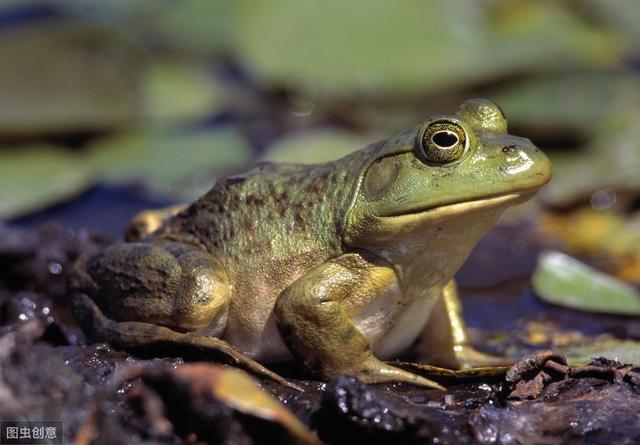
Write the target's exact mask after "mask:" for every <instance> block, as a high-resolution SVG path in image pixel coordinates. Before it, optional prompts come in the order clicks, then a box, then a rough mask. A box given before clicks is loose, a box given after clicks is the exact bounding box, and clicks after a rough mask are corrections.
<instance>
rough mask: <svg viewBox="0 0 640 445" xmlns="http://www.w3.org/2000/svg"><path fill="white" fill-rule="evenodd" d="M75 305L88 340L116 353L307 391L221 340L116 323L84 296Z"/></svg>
mask: <svg viewBox="0 0 640 445" xmlns="http://www.w3.org/2000/svg"><path fill="white" fill-rule="evenodd" d="M73 304H74V313H75V314H76V317H77V318H78V319H79V321H80V323H81V325H82V328H83V329H84V331H85V332H86V333H87V334H88V336H89V337H90V338H92V339H94V340H96V341H104V342H108V343H109V344H111V345H112V346H113V347H114V348H116V349H124V350H128V351H132V352H144V351H152V352H154V353H156V354H157V353H162V354H167V355H179V356H181V357H185V356H186V357H189V358H192V357H193V358H199V359H204V360H207V359H208V360H212V361H215V362H222V363H227V364H230V365H233V366H236V367H238V368H242V369H244V370H246V371H248V372H250V373H252V374H254V375H256V376H258V377H262V378H267V379H270V380H273V381H275V382H277V383H279V384H281V385H283V386H286V387H288V388H292V389H295V390H298V391H304V390H303V389H302V388H301V387H300V386H298V385H296V384H295V383H293V382H290V381H288V380H287V379H285V378H284V377H282V376H280V375H278V374H276V373H275V372H273V371H270V370H269V369H267V368H266V367H264V366H262V365H261V364H260V363H258V362H256V361H255V360H252V359H250V358H249V357H247V356H246V355H244V354H242V353H241V352H239V351H238V350H236V349H235V348H234V347H233V346H231V345H230V344H229V343H227V342H225V341H224V340H220V339H219V338H215V337H207V336H205V335H201V334H197V333H193V332H187V333H181V332H177V331H174V330H172V329H169V328H167V327H164V326H159V325H155V324H152V323H145V322H140V321H121V322H118V321H114V320H111V319H109V318H107V317H106V316H105V315H104V314H103V313H102V311H101V310H100V308H98V306H97V305H96V304H95V302H94V301H93V300H92V299H91V298H89V296H87V295H86V294H83V293H77V294H75V295H74V300H73Z"/></svg>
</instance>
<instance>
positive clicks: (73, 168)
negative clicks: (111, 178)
mask: <svg viewBox="0 0 640 445" xmlns="http://www.w3.org/2000/svg"><path fill="white" fill-rule="evenodd" d="M92 178H93V175H92V171H91V168H90V167H89V166H88V165H86V164H84V163H83V162H82V161H81V160H80V159H78V157H77V156H76V155H75V154H73V153H71V152H68V151H66V150H63V149H61V148H59V147H58V148H56V147H53V146H33V147H21V148H20V149H6V148H4V149H2V150H0V218H9V217H13V216H18V215H21V214H24V213H26V212H28V211H30V210H32V209H34V208H39V207H43V206H45V205H48V204H53V203H55V202H57V201H61V200H63V199H67V198H70V197H71V196H73V195H74V194H76V193H79V192H80V191H81V190H82V189H83V188H84V187H86V186H88V185H89V184H91V182H92Z"/></svg>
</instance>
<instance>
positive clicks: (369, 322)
mask: <svg viewBox="0 0 640 445" xmlns="http://www.w3.org/2000/svg"><path fill="white" fill-rule="evenodd" d="M439 295H440V290H439V289H427V290H423V291H420V292H418V291H410V292H409V294H408V295H407V294H403V293H402V292H401V290H400V289H399V288H398V287H397V285H394V286H393V287H391V288H390V289H387V290H386V291H385V292H383V293H381V294H379V295H377V296H375V297H374V298H373V299H372V300H371V301H369V303H368V304H367V305H366V306H365V307H363V308H362V310H361V311H360V312H359V313H358V314H357V315H355V316H352V317H351V319H352V321H353V322H354V323H355V325H356V326H357V327H358V329H359V330H360V332H362V334H363V335H364V336H365V338H366V339H367V340H368V341H369V344H371V347H372V348H373V352H374V355H375V356H376V357H378V358H380V359H383V360H387V359H391V358H395V357H397V356H398V355H399V354H401V353H402V352H404V351H406V350H407V349H408V348H409V346H411V344H412V343H413V342H414V341H415V340H416V338H417V337H418V335H420V332H422V330H423V329H424V326H425V324H426V323H427V320H428V319H429V316H430V315H431V311H432V309H433V306H434V304H435V302H436V300H437V298H438V296H439Z"/></svg>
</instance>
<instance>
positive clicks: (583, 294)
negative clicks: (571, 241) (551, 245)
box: [533, 251, 640, 315]
mask: <svg viewBox="0 0 640 445" xmlns="http://www.w3.org/2000/svg"><path fill="white" fill-rule="evenodd" d="M533 288H534V290H535V292H536V294H537V295H539V296H540V297H541V298H542V299H543V300H545V301H548V302H549V303H553V304H557V305H560V306H565V307H569V308H573V309H580V310H583V311H589V312H603V313H609V314H622V315H640V293H638V292H637V291H636V290H635V288H633V287H632V286H631V285H628V284H626V283H624V282H622V281H619V280H617V279H615V278H613V277H612V276H610V275H607V274H605V273H602V272H600V271H597V270H595V269H593V268H592V267H590V266H587V265H586V264H584V263H582V262H580V261H578V260H576V259H575V258H572V257H570V256H568V255H565V254H564V253H560V252H555V251H548V252H544V253H542V254H541V255H540V258H539V260H538V267H537V268H536V271H535V272H534V274H533Z"/></svg>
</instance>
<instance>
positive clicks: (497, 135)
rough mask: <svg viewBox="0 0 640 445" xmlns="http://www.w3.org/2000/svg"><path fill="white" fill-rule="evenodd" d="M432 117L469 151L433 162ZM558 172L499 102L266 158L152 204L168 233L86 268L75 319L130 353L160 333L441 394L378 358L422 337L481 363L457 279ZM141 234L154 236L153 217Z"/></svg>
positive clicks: (444, 353) (80, 270) (83, 264)
mask: <svg viewBox="0 0 640 445" xmlns="http://www.w3.org/2000/svg"><path fill="white" fill-rule="evenodd" d="M434 120H437V121H442V120H444V121H446V122H447V125H446V127H447V128H450V127H451V126H453V127H451V128H456V129H457V131H460V132H463V133H460V134H463V135H464V140H465V141H466V145H465V149H464V150H460V149H459V148H460V147H457V148H458V150H457V151H456V153H461V157H459V156H458V155H457V154H456V156H454V158H453V159H452V160H451V162H447V163H440V162H433V161H432V160H430V159H429V158H428V157H429V155H428V154H426V152H425V150H424V149H423V148H422V145H421V144H425V143H429V144H431V143H432V142H424V141H423V140H422V134H423V132H424V130H425V129H427V128H434V127H430V125H431V122H433V121H434ZM445 148H446V147H445ZM430 149H431V152H433V150H436V151H437V150H440V148H438V147H435V148H434V147H433V146H430ZM446 159H449V158H448V157H446ZM550 174H551V170H550V164H549V161H548V159H547V158H546V156H544V154H542V153H541V152H540V151H539V150H538V149H537V148H536V147H535V146H533V145H532V144H531V142H530V141H529V140H527V139H523V138H518V137H515V136H511V135H508V134H507V133H506V120H505V118H504V116H503V115H502V112H501V111H500V109H499V108H498V107H497V106H496V105H494V104H492V103H491V102H489V101H484V100H480V99H478V100H471V101H467V102H465V103H464V104H463V105H462V106H461V108H460V110H459V111H458V113H457V114H456V115H453V116H444V117H437V118H433V119H431V120H430V121H427V123H425V124H424V125H423V126H419V127H416V128H413V129H410V130H407V131H405V132H403V133H401V134H399V135H397V136H396V137H393V138H390V139H387V140H384V141H381V142H379V143H376V144H372V145H370V146H369V147H366V148H364V149H361V150H358V151H355V152H354V153H352V154H350V155H349V156H347V157H345V158H342V159H339V160H337V161H334V162H330V163H327V164H322V165H309V166H303V165H290V164H261V165H258V166H256V167H254V168H253V169H251V170H249V171H248V172H246V173H244V174H241V175H237V176H232V177H227V178H223V179H221V180H219V181H218V182H217V183H216V184H215V185H214V187H213V188H212V189H211V191H209V192H208V193H207V194H206V195H204V196H203V197H201V198H200V199H198V200H197V201H195V202H194V203H193V204H191V205H190V206H188V207H186V208H182V207H180V208H175V209H173V210H170V211H165V212H160V213H150V215H151V216H154V217H155V220H154V221H156V222H154V223H149V225H148V227H149V230H154V229H155V228H156V227H155V226H154V224H160V223H161V224H162V225H161V226H160V227H159V228H157V230H155V231H153V232H152V233H149V234H148V235H147V236H146V237H144V238H142V239H134V240H133V241H135V242H130V243H120V244H116V245H114V246H111V247H110V248H108V249H107V250H105V252H103V253H101V254H99V255H98V256H96V257H93V258H85V259H82V260H81V261H79V263H78V266H77V274H76V279H75V286H76V288H77V289H78V291H80V292H81V293H82V294H81V295H84V296H83V297H81V298H79V299H78V300H77V304H76V314H77V315H78V317H79V318H80V320H81V321H82V322H83V325H84V327H85V329H86V330H87V331H88V332H89V333H90V335H92V336H94V337H96V338H99V339H102V340H107V341H111V342H112V343H115V344H116V345H118V346H120V347H128V346H133V345H136V346H140V345H141V344H142V343H145V342H146V343H148V344H152V343H153V342H152V340H153V339H156V340H157V339H159V338H160V339H162V341H164V342H165V343H174V344H184V345H186V344H189V345H191V346H194V345H195V346H196V347H198V348H200V349H203V350H204V349H207V348H209V349H212V350H216V351H220V350H224V351H225V354H227V355H228V356H232V357H233V360H235V362H236V363H239V364H242V365H243V366H245V367H247V368H249V369H252V370H254V371H256V372H258V366H259V365H257V364H255V362H251V361H250V360H249V359H247V358H246V357H245V355H246V356H249V357H252V358H254V359H257V360H260V361H278V360H283V359H288V358H291V356H292V355H293V356H295V357H296V358H297V359H298V360H300V361H301V362H302V363H303V364H304V365H305V366H306V368H307V369H309V371H311V372H314V373H316V374H317V375H318V376H320V377H321V378H331V377H333V376H335V375H338V374H344V373H349V374H354V375H357V376H359V377H360V378H361V379H363V380H364V381H368V382H381V381H391V380H396V381H407V382H411V383H415V384H420V385H425V386H432V387H434V386H437V385H435V384H434V383H433V382H430V381H428V380H426V379H424V378H421V377H418V376H415V375H413V374H411V373H408V372H406V371H402V370H400V369H398V368H395V367H393V366H390V365H388V364H385V363H383V362H381V361H380V360H378V359H377V358H376V356H374V353H375V354H376V355H378V356H381V357H393V356H394V355H397V354H398V353H400V352H402V350H403V349H406V347H407V346H408V345H410V344H411V343H412V342H413V341H414V340H415V339H416V338H418V337H421V338H422V339H423V343H425V344H426V345H427V346H426V349H427V350H428V354H427V356H433V357H436V356H441V357H445V359H443V361H442V362H445V363H447V364H453V365H456V364H457V365H460V364H462V360H460V359H461V358H463V351H466V352H465V354H466V357H470V356H474V357H475V358H480V359H483V358H485V357H482V356H480V355H474V354H475V353H474V352H473V351H472V350H471V349H470V348H468V346H467V345H466V337H465V334H464V329H463V326H462V321H461V318H460V308H459V303H458V302H457V297H456V292H455V284H454V283H453V281H452V278H453V275H454V273H455V272H456V270H457V269H458V268H459V267H460V265H461V264H462V262H463V261H464V259H465V258H466V257H467V256H468V254H469V253H470V251H471V249H472V248H473V246H474V245H475V244H476V242H477V241H478V240H479V239H480V237H481V236H482V235H483V234H484V233H485V231H486V230H488V229H489V228H490V227H491V225H492V224H493V223H494V222H495V220H496V219H497V217H498V216H499V215H500V213H501V212H502V211H503V210H504V209H505V208H506V207H508V206H510V205H514V204H517V203H520V202H523V201H525V200H526V199H528V198H529V197H530V196H531V195H532V194H533V192H535V190H537V189H538V188H539V187H541V186H542V185H544V184H545V183H546V182H547V181H548V180H549V177H550ZM152 219H153V218H152ZM157 221H159V223H158V222H157ZM136 227H137V229H136V233H140V236H143V235H145V233H144V229H139V228H140V227H145V223H144V218H142V219H141V218H138V220H137V221H136ZM136 236H137V235H136ZM133 238H135V236H134V237H133ZM160 325H162V326H165V327H162V328H159V327H158V326H160ZM167 328H170V329H167ZM182 332H189V333H198V334H197V335H196V334H181V333H182ZM229 345H231V346H233V347H235V348H237V349H238V350H239V351H240V353H238V352H234V351H235V350H234V349H233V348H231V347H230V346H229ZM452 354H453V355H452ZM456 360H457V361H456ZM260 372H263V371H260Z"/></svg>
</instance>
